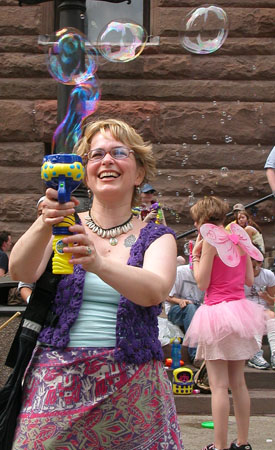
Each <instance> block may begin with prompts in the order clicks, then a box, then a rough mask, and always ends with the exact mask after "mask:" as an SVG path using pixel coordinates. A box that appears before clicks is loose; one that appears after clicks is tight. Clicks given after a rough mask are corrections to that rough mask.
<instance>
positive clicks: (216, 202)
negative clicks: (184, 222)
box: [190, 197, 229, 226]
mask: <svg viewBox="0 0 275 450" xmlns="http://www.w3.org/2000/svg"><path fill="white" fill-rule="evenodd" d="M228 211H229V205H228V203H227V202H225V201H223V200H221V199H219V198H218V197H205V198H204V199H202V200H199V201H198V202H197V203H196V204H195V205H194V206H192V208H191V209H190V213H191V217H192V219H193V220H194V222H197V224H198V226H201V225H203V224H204V223H213V224H214V225H220V224H223V223H224V221H225V218H226V213H227V212H228Z"/></svg>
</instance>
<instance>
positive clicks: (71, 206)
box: [42, 188, 79, 225]
mask: <svg viewBox="0 0 275 450" xmlns="http://www.w3.org/2000/svg"><path fill="white" fill-rule="evenodd" d="M78 204H79V201H78V200H77V198H76V197H71V200H70V201H69V202H66V203H58V192H57V191H56V190H55V189H52V188H49V189H47V191H46V198H45V200H43V202H42V205H43V208H42V220H43V222H44V223H45V224H48V225H55V224H57V223H59V222H62V220H63V219H64V217H66V216H68V215H70V214H74V213H75V206H77V205H78Z"/></svg>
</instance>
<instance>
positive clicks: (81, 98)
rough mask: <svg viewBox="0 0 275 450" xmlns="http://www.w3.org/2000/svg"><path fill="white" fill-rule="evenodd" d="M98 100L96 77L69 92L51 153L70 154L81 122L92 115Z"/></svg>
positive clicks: (79, 130) (79, 133)
mask: <svg viewBox="0 0 275 450" xmlns="http://www.w3.org/2000/svg"><path fill="white" fill-rule="evenodd" d="M99 100H100V86H99V83H98V80H97V78H96V76H94V77H92V78H89V80H87V81H85V83H81V84H78V85H76V86H75V87H74V88H73V89H72V91H71V92H70V96H69V101H68V107H67V112H66V116H65V117H64V120H63V121H62V122H61V123H60V124H59V125H58V127H57V128H56V130H55V132H54V135H53V139H52V152H53V153H64V150H65V153H72V152H73V148H74V146H75V144H76V143H77V142H78V140H79V138H80V136H81V122H82V120H83V119H84V118H85V117H86V116H88V115H90V114H93V113H94V111H95V110H96V108H97V106H98V102H99Z"/></svg>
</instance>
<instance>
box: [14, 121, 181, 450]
mask: <svg viewBox="0 0 275 450" xmlns="http://www.w3.org/2000/svg"><path fill="white" fill-rule="evenodd" d="M77 153H78V154H79V155H81V156H82V157H83V158H84V160H85V162H86V175H85V177H86V178H85V181H86V184H87V187H88V188H89V189H91V191H92V193H93V203H92V207H91V210H90V211H88V212H85V213H81V214H80V215H79V216H80V220H81V224H76V225H74V226H72V227H70V231H72V232H73V233H74V234H73V235H72V236H68V237H66V238H64V239H63V242H64V243H65V244H67V245H69V244H73V246H72V247H70V248H66V247H65V249H64V252H65V253H72V258H71V259H70V261H71V263H72V264H73V265H74V274H73V275H70V276H64V277H62V280H61V281H60V283H59V285H58V289H57V294H56V298H55V304H54V307H53V312H54V313H55V315H56V316H57V317H56V320H55V324H54V326H48V327H46V328H45V329H44V330H42V332H41V333H40V336H39V340H40V342H41V343H42V345H41V346H39V347H38V349H37V350H36V353H35V355H34V357H33V360H32V363H31V366H30V368H29V370H28V373H27V375H26V379H25V388H24V390H25V396H24V401H23V407H22V409H21V413H20V416H19V422H18V426H17V432H16V437H15V442H14V446H13V449H16V450H17V449H29V448H35V447H34V442H36V443H37V442H41V448H44V447H43V446H45V448H55V446H62V445H70V448H71V449H110V448H112V449H116V448H119V449H125V450H126V449H138V448H139V449H151V448H152V449H153V448H154V449H160V448H162V445H163V443H166V445H167V449H169V448H171V449H172V448H177V449H181V448H183V445H182V442H181V438H180V433H179V426H178V422H177V417H176V412H175V405H174V402H173V398H172V393H171V388H170V383H169V381H168V379H167V376H166V373H165V371H164V368H163V364H162V362H161V360H162V357H163V355H162V350H161V346H160V343H159V341H158V322H157V315H158V314H159V312H160V304H161V302H162V301H163V299H165V298H166V296H167V295H168V293H169V290H170V289H171V287H172V285H173V282H174V278H175V272H176V267H175V261H176V242H175V238H174V236H173V232H172V230H170V229H169V228H167V227H165V226H162V225H156V224H154V223H152V222H151V223H148V224H146V223H144V222H141V221H140V220H139V219H137V218H136V217H132V214H131V208H132V207H133V206H134V205H135V204H136V202H137V200H138V199H137V194H136V193H137V188H138V187H139V185H140V184H141V183H142V182H143V180H144V179H147V177H150V176H152V175H153V173H154V160H153V154H152V149H151V145H149V144H145V143H144V141H143V139H142V138H141V136H140V135H138V134H137V133H136V132H135V130H134V129H133V128H132V127H130V126H129V125H127V124H126V123H125V122H122V121H119V120H113V119H109V120H102V121H97V122H95V123H92V122H90V121H89V120H87V119H86V121H85V128H84V131H83V137H82V138H81V140H80V142H79V144H78V145H77ZM77 204H78V201H77V199H76V198H75V197H72V199H71V201H70V202H68V203H65V204H59V203H58V202H57V192H56V191H55V190H52V189H48V190H47V192H46V199H45V201H44V203H43V214H42V216H41V217H40V218H38V219H37V221H36V222H35V223H34V224H33V225H32V226H31V228H30V229H29V230H28V231H27V232H26V233H25V235H23V237H22V238H21V239H20V240H19V241H18V242H17V244H16V246H15V248H14V251H13V254H12V257H11V273H12V275H13V277H15V278H17V279H18V278H20V279H24V280H26V281H28V282H34V281H35V280H36V279H37V278H38V277H39V276H40V275H41V273H42V272H43V270H44V268H45V267H46V264H47V261H48V259H49V257H50V255H51V251H52V250H51V240H52V237H51V228H52V225H54V224H56V223H59V222H60V221H62V219H63V218H64V217H65V216H67V215H69V214H72V213H74V211H75V206H76V205H77ZM164 254H165V258H163V255H164ZM26 262H27V264H26ZM175 446H176V447H175Z"/></svg>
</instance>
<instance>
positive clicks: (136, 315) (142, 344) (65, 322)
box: [39, 222, 175, 364]
mask: <svg viewBox="0 0 275 450" xmlns="http://www.w3.org/2000/svg"><path fill="white" fill-rule="evenodd" d="M167 233H169V234H173V235H174V236H175V233H174V231H173V230H172V229H170V228H168V227H166V226H164V225H156V224H155V223H154V222H149V223H148V225H147V226H146V227H144V228H143V229H142V230H141V231H140V235H139V238H138V239H137V241H136V242H135V244H134V245H133V246H132V248H131V252H130V257H129V260H128V262H127V264H128V265H130V266H135V267H142V266H143V258H144V253H145V251H146V250H147V248H148V247H149V246H150V244H151V243H152V242H154V241H155V240H156V239H158V238H159V237H161V236H163V235H164V234H167ZM84 279H85V270H84V269H82V266H80V265H77V266H75V268H74V273H73V274H72V275H66V276H63V277H62V278H61V280H60V282H59V285H58V288H57V293H56V297H55V302H54V305H53V313H54V314H55V315H57V317H58V321H57V324H56V325H55V326H54V327H53V326H47V327H46V328H44V329H43V330H42V331H41V333H40V335H39V340H40V341H41V342H43V343H45V344H49V345H52V346H54V347H57V348H65V347H67V346H68V345H69V341H70V328H71V326H72V325H73V324H74V322H75V320H76V318H77V316H78V313H79V310H80V307H81V304H82V296H83V286H84ZM160 312H161V305H157V306H150V307H143V306H139V305H136V304H135V303H133V302H131V301H130V300H128V299H127V298H125V297H123V296H122V295H121V296H120V301H119V305H118V311H117V324H116V347H115V359H116V360H117V361H119V362H122V361H124V362H127V363H135V364H141V363H144V362H147V361H150V360H151V359H157V360H162V359H163V352H162V348H161V344H160V342H159V340H158V331H159V330H158V319H157V316H158V315H159V314H160Z"/></svg>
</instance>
